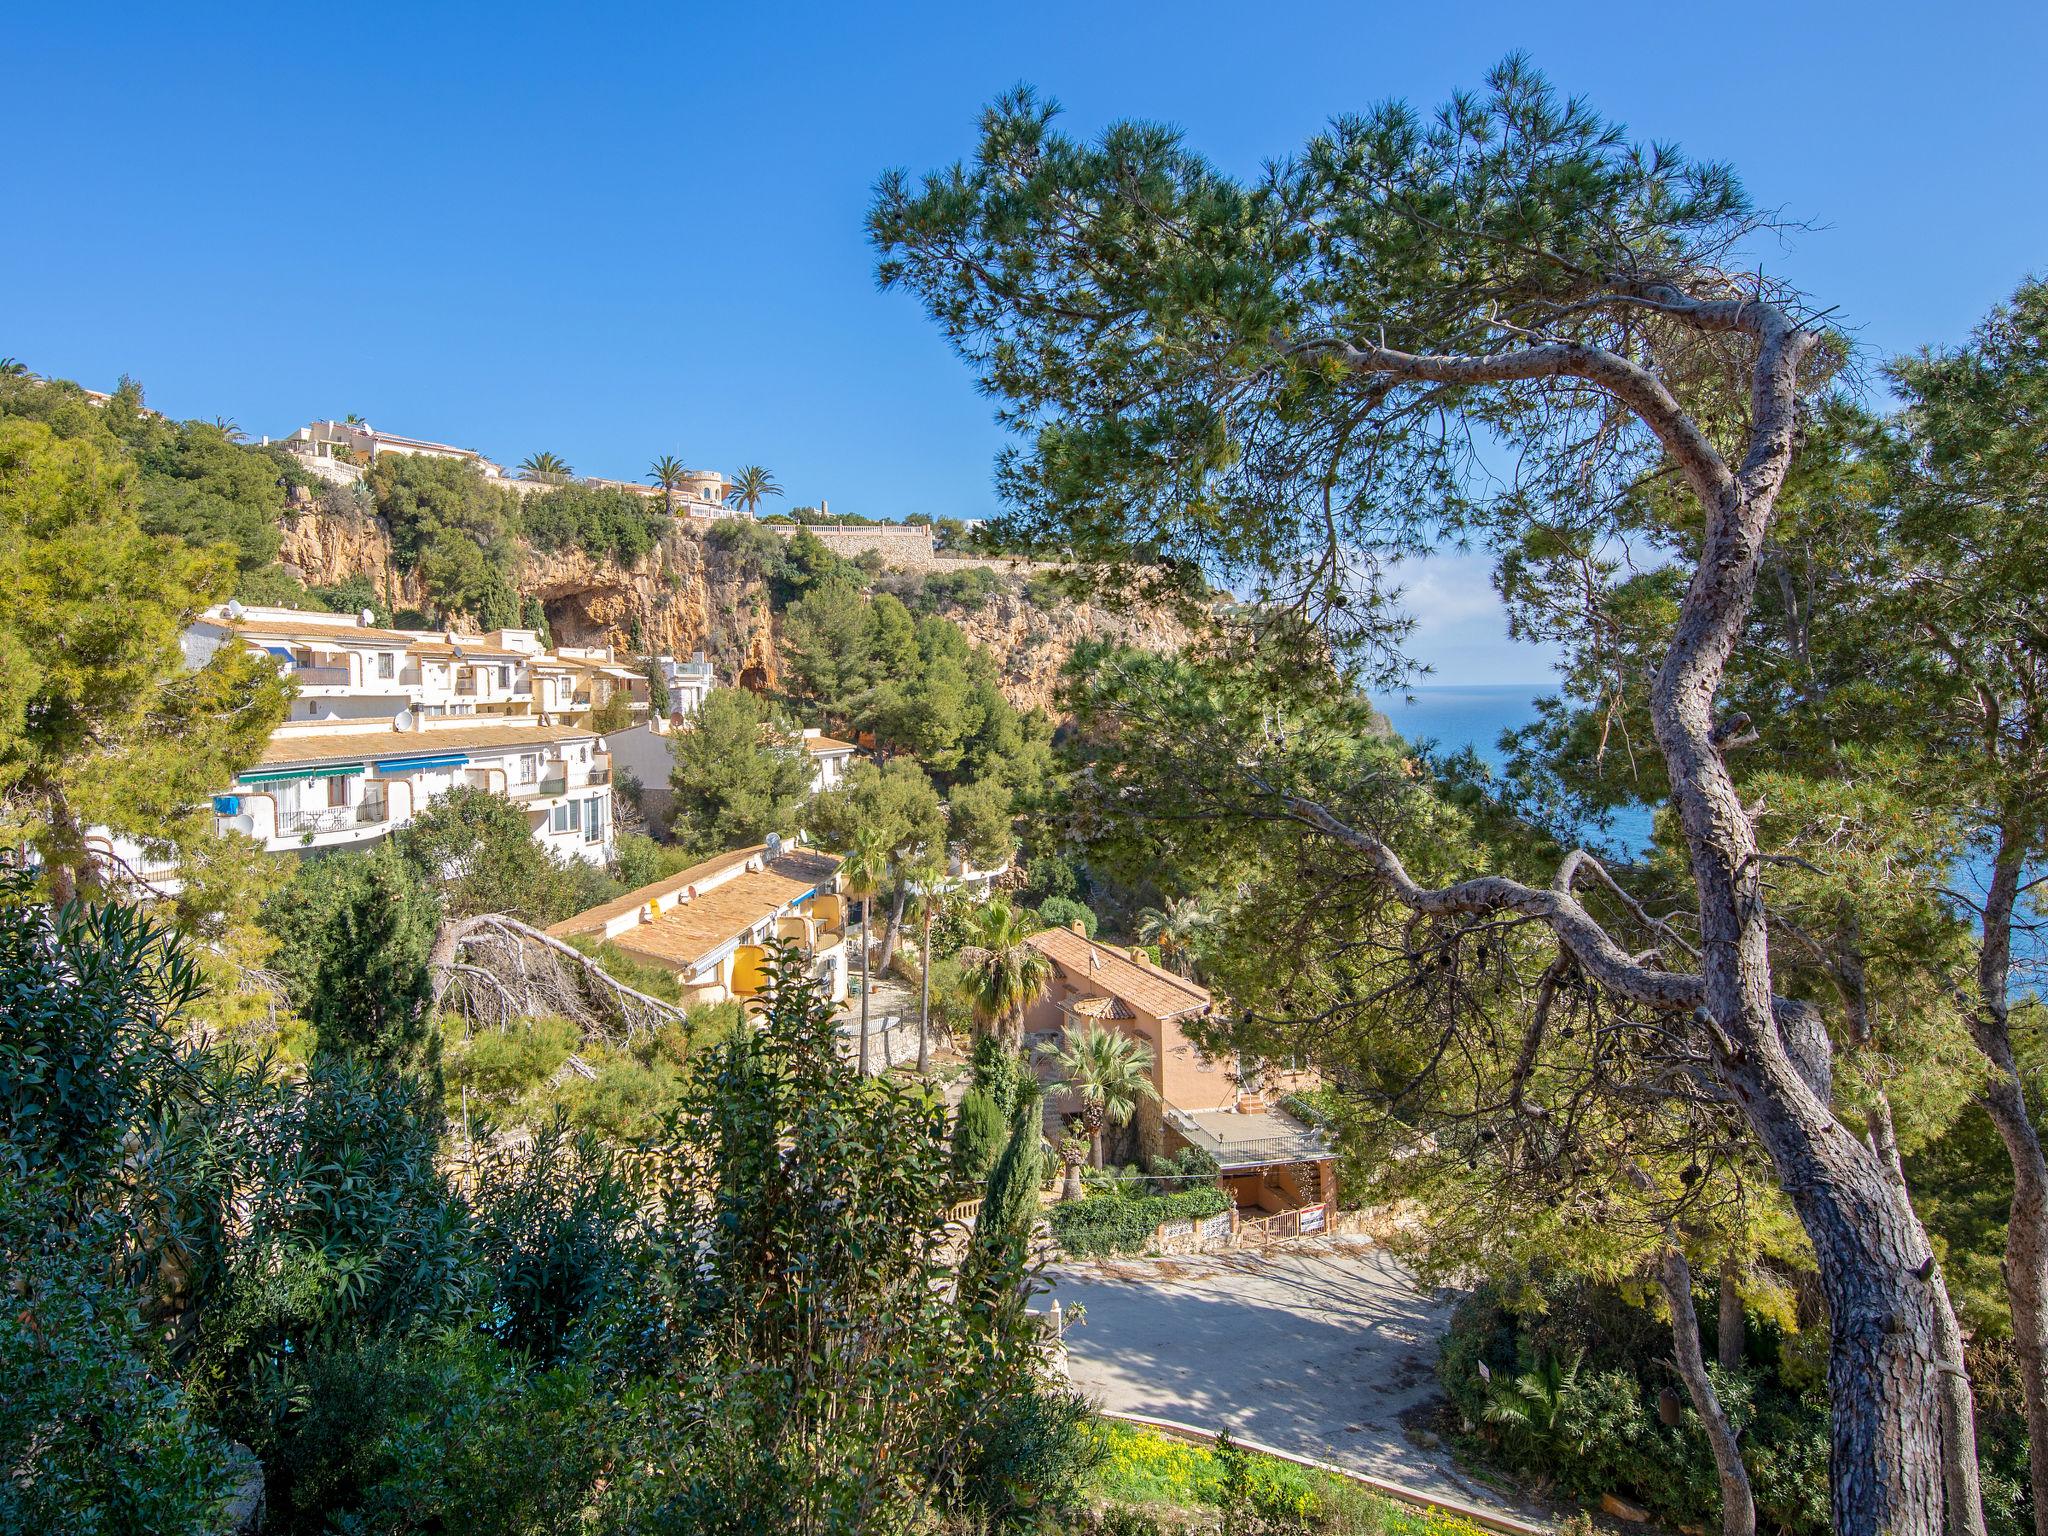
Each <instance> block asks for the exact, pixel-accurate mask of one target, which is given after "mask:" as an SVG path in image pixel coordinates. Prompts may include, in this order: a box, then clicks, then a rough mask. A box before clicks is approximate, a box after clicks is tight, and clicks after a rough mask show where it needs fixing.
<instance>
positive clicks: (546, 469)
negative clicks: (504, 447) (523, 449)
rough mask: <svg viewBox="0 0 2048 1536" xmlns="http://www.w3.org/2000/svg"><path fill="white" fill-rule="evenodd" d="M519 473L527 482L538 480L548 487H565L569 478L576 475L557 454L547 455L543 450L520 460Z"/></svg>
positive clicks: (566, 461) (567, 462) (567, 463)
mask: <svg viewBox="0 0 2048 1536" xmlns="http://www.w3.org/2000/svg"><path fill="white" fill-rule="evenodd" d="M519 472H520V473H521V474H523V475H525V476H526V477H527V478H528V479H529V480H540V481H544V482H546V483H547V484H549V485H567V484H568V483H569V478H570V476H572V475H574V474H575V473H576V471H575V470H573V469H571V468H570V467H569V461H568V460H566V459H564V458H563V457H562V456H561V455H560V454H559V453H549V452H547V451H546V450H545V449H543V450H542V451H541V452H539V453H529V454H528V455H527V456H526V457H525V458H523V459H521V460H520V461H519Z"/></svg>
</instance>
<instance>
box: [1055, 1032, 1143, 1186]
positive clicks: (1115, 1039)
mask: <svg viewBox="0 0 2048 1536" xmlns="http://www.w3.org/2000/svg"><path fill="white" fill-rule="evenodd" d="M1045 1054H1046V1055H1047V1056H1048V1057H1049V1058H1050V1059H1051V1061H1052V1064H1053V1065H1054V1066H1055V1067H1057V1068H1058V1069H1059V1074H1060V1085H1061V1086H1062V1087H1064V1088H1065V1089H1067V1091H1068V1092H1070V1093H1072V1094H1073V1095H1074V1096H1075V1097H1076V1098H1078V1099H1079V1100H1080V1101H1081V1107H1080V1111H1079V1115H1080V1122H1081V1131H1082V1134H1083V1135H1085V1136H1086V1137H1087V1138H1088V1150H1089V1155H1090V1159H1091V1161H1093V1162H1094V1164H1095V1166H1096V1167H1097V1168H1100V1167H1101V1166H1102V1133H1103V1130H1104V1129H1105V1128H1106V1127H1108V1126H1112V1125H1124V1124H1127V1123H1128V1122H1129V1120H1130V1118H1131V1116H1132V1115H1134V1114H1136V1113H1137V1111H1138V1106H1139V1105H1140V1104H1141V1103H1143V1102H1144V1101H1145V1100H1146V1099H1156V1098H1158V1097H1159V1090H1158V1089H1157V1088H1155V1087H1153V1086H1152V1048H1151V1047H1150V1046H1148V1045H1146V1044H1145V1042H1144V1041H1142V1040H1136V1039H1133V1038H1132V1037H1131V1036H1129V1035H1126V1034H1122V1033H1119V1032H1118V1031H1117V1030H1114V1029H1106V1028H1104V1027H1103V1026H1102V1025H1100V1024H1086V1025H1083V1026H1082V1027H1081V1028H1080V1029H1077V1030H1070V1031H1068V1033H1067V1038H1066V1042H1065V1044H1063V1045H1059V1046H1047V1047H1046V1048H1045Z"/></svg>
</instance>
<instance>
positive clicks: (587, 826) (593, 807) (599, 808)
mask: <svg viewBox="0 0 2048 1536" xmlns="http://www.w3.org/2000/svg"><path fill="white" fill-rule="evenodd" d="M584 804H585V805H586V806H587V807H588V808H589V810H588V814H587V815H585V816H584V818H583V841H585V842H586V843H601V842H603V841H604V796H602V795H592V796H591V797H590V798H589V799H588V800H587V801H585V802H584Z"/></svg>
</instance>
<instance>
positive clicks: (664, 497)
mask: <svg viewBox="0 0 2048 1536" xmlns="http://www.w3.org/2000/svg"><path fill="white" fill-rule="evenodd" d="M689 473H690V472H689V471H688V470H687V469H685V468H683V461H682V460H681V459H679V458H677V457H676V456H675V455H674V454H672V453H664V454H663V455H662V456H661V457H660V458H658V459H656V460H655V461H654V462H653V463H652V464H650V465H648V466H647V478H648V479H649V480H652V481H653V482H654V483H655V484H656V485H658V486H660V487H661V509H662V511H664V512H670V513H673V512H674V511H675V509H676V490H677V488H678V487H680V486H681V485H682V483H683V481H684V480H685V479H687V478H688V477H689Z"/></svg>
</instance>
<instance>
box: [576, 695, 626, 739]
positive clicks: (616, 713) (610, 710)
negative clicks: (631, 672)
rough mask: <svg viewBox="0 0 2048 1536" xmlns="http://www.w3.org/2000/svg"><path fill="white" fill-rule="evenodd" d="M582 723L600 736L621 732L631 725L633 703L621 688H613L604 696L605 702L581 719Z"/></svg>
mask: <svg viewBox="0 0 2048 1536" xmlns="http://www.w3.org/2000/svg"><path fill="white" fill-rule="evenodd" d="M583 723H584V725H585V726H587V727H588V728H589V729H591V730H593V731H596V732H597V733H598V734H599V735H600V736H609V735H612V734H613V733H614V732H617V731H623V730H625V729H627V728H628V727H630V726H631V725H632V723H633V701H632V697H631V695H629V694H628V693H627V692H626V690H625V689H623V688H615V689H613V690H612V691H611V692H610V693H609V694H607V695H606V696H605V701H604V702H603V703H602V704H600V705H598V706H597V707H596V708H595V709H592V710H590V711H589V712H588V713H587V714H585V715H584V717H583Z"/></svg>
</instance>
